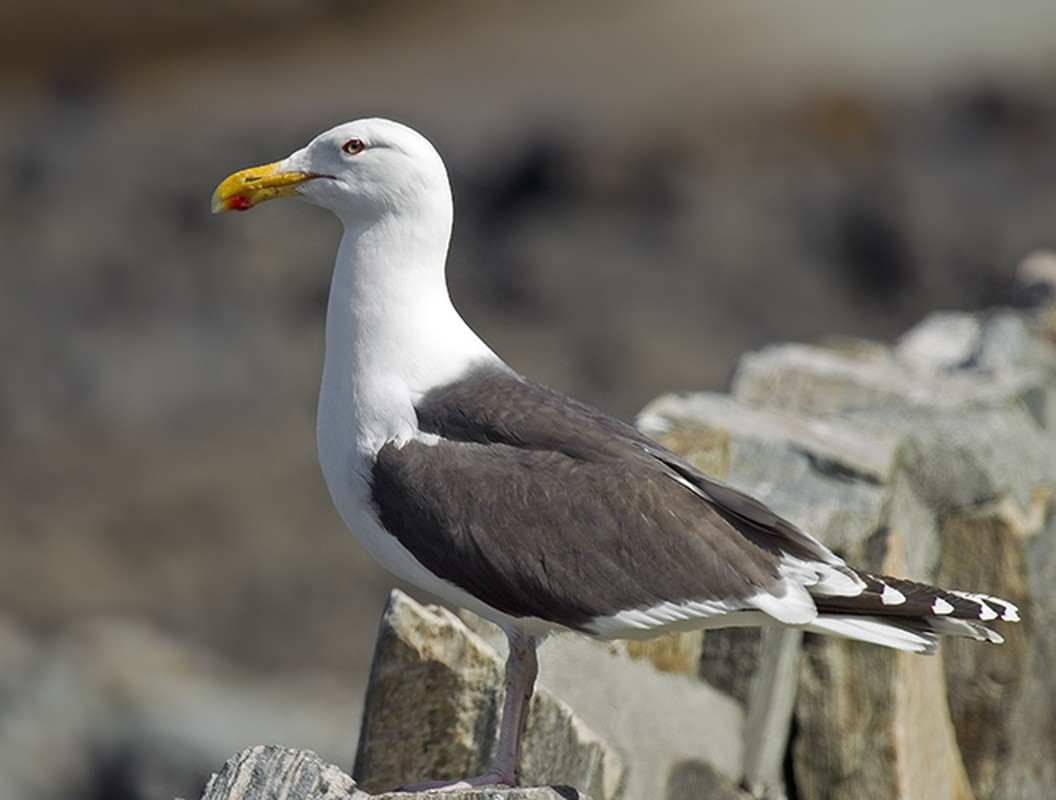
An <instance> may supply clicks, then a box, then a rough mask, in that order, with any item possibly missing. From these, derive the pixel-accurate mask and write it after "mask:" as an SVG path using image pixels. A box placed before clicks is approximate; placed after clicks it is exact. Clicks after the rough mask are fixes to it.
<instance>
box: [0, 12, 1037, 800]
mask: <svg viewBox="0 0 1056 800" xmlns="http://www.w3.org/2000/svg"><path fill="white" fill-rule="evenodd" d="M372 115H382V116H391V117H393V118H396V119H399V120H401V121H404V122H406V123H408V124H410V125H412V126H414V127H416V128H418V129H419V130H421V131H422V132H423V133H425V134H426V135H427V136H428V137H429V138H431V139H432V140H433V142H434V143H435V144H436V145H437V147H438V149H439V150H440V151H441V152H442V153H443V155H444V156H445V158H446V160H447V163H448V165H449V169H450V172H451V176H452V180H453V184H454V194H455V202H456V224H455V234H454V242H453V247H452V254H451V259H450V269H449V274H450V282H451V286H452V293H453V295H454V297H455V300H456V303H457V304H458V305H459V307H460V308H461V309H462V311H463V313H464V315H465V316H466V318H467V319H468V320H469V321H470V323H471V324H472V325H473V326H474V327H475V328H476V329H477V330H478V331H479V332H480V333H481V334H482V335H483V336H484V338H485V339H487V340H488V341H489V342H490V343H491V344H493V346H494V347H495V348H496V349H497V350H498V352H500V353H501V354H502V355H504V356H505V357H506V358H507V360H508V361H510V362H511V363H512V364H513V365H514V366H516V367H517V368H519V369H520V370H521V371H523V372H525V373H527V374H529V375H531V376H532V377H534V378H537V379H539V380H542V381H543V382H546V383H549V384H551V385H554V386H556V387H558V388H560V389H562V390H564V391H566V392H568V393H570V394H573V395H575V396H577V397H579V398H580V399H583V400H586V401H589V402H591V403H593V404H595V405H598V406H600V407H602V408H603V409H605V410H607V411H610V412H612V413H615V414H617V415H619V416H621V417H623V418H626V419H629V418H631V417H633V415H634V413H635V411H636V410H637V409H638V408H640V407H641V406H642V405H643V404H644V403H645V402H646V401H648V400H649V399H651V398H653V397H654V396H656V395H658V394H661V393H663V392H667V391H673V390H692V389H722V388H723V387H724V386H725V384H726V381H727V378H728V376H729V374H730V371H731V369H732V367H733V365H734V363H735V360H736V358H737V356H738V355H739V354H740V353H742V352H744V351H745V350H748V349H751V348H756V347H759V346H761V345H763V344H765V343H768V342H773V341H780V340H816V339H818V338H819V337H825V336H864V337H871V338H876V339H881V340H890V339H891V338H892V337H894V336H896V335H897V334H898V333H900V332H901V331H903V330H905V329H906V328H907V327H909V326H910V325H911V324H913V323H914V322H916V321H917V320H919V319H920V318H921V317H922V316H923V315H924V314H925V313H926V312H928V311H929V310H933V309H940V308H942V309H976V308H982V307H986V306H990V305H994V304H1000V303H1004V302H1008V301H1009V299H1010V298H1009V292H1010V287H1011V275H1012V272H1013V270H1014V268H1015V266H1016V264H1017V263H1018V262H1019V260H1020V259H1021V258H1022V257H1023V256H1025V255H1026V254H1027V253H1028V252H1029V251H1030V250H1033V249H1035V248H1038V247H1046V246H1047V247H1052V246H1054V245H1056V146H1054V142H1056V139H1054V134H1056V5H1053V4H1052V3H1048V2H1043V1H1042V0H1038V2H1010V3H1000V4H997V3H992V2H986V1H985V0H958V2H938V3H929V4H927V6H921V5H920V4H918V3H912V2H907V1H906V0H893V1H891V2H887V3H884V4H882V5H881V4H871V5H868V6H865V5H861V4H847V3H844V2H840V0H800V2H797V3H795V4H791V3H789V4H775V3H767V2H758V1H749V2H745V1H744V0H741V2H732V1H731V2H713V3H695V2H689V1H688V0H652V2H650V3H640V2H639V3H632V2H624V0H612V1H611V2H607V3H597V2H594V3H591V2H586V3H561V2H554V1H553V0H540V1H539V2H535V3H530V4H529V3H523V4H522V3H512V2H484V1H483V0H456V1H454V2H446V3H433V2H426V1H425V0H399V1H398V2H389V3H381V2H365V1H361V2H352V1H349V2H335V0H302V1H301V2H294V1H293V0H257V1H256V2H253V3H250V2H246V1H245V0H220V1H218V0H209V1H208V2H207V1H206V0H185V1H184V2H182V3H178V4H177V3H160V2H147V3H143V2H132V0H110V2H108V3H105V4H83V3H73V2H68V1H67V0H41V1H40V2H36V3H31V2H28V0H9V2H8V3H5V4H3V5H2V6H0V253H2V268H0V358H2V364H3V371H2V382H0V796H3V797H5V798H12V800H23V799H27V800H28V799H29V798H33V799H36V798H45V797H52V796H60V794H61V795H63V796H67V797H69V796H78V797H89V798H91V797H100V798H102V797H108V798H119V800H120V798H132V797H140V796H144V797H145V796H159V797H161V796H172V794H173V793H175V792H185V793H186V794H187V795H188V796H197V795H196V794H194V793H195V792H196V791H198V787H199V784H200V781H201V780H202V779H204V777H205V773H204V772H203V767H202V764H203V763H205V764H208V768H217V767H219V765H220V762H221V761H222V759H223V758H224V757H226V756H227V755H229V754H231V753H233V752H234V751H235V750H236V749H237V748H238V747H240V746H242V745H243V744H250V743H256V742H258V741H278V742H280V743H284V744H290V745H297V746H309V747H315V748H316V749H319V750H320V751H321V752H323V754H324V755H326V756H327V757H331V758H333V759H335V760H336V761H337V763H339V764H343V765H346V766H348V765H350V763H351V760H352V756H353V748H354V744H355V735H356V727H357V725H358V721H359V720H358V715H359V709H360V707H361V701H362V698H361V695H362V691H363V688H364V686H365V681H366V677H367V670H368V667H369V662H370V656H371V651H372V646H373V635H374V631H375V628H376V625H377V619H378V615H379V613H380V610H381V607H382V604H383V601H384V597H385V594H386V592H387V590H388V588H389V587H390V586H391V585H392V584H393V581H392V580H390V579H389V578H388V577H387V576H386V575H384V574H382V573H380V572H379V570H377V569H376V568H375V567H374V566H373V565H372V564H370V563H369V561H368V559H367V557H366V556H365V554H364V553H363V552H362V550H360V548H359V547H358V545H357V544H355V542H354V540H353V539H352V537H351V536H350V535H348V534H347V533H346V532H345V531H344V529H343V527H342V525H341V523H340V521H339V519H338V517H337V514H336V513H335V512H334V511H333V510H332V508H331V506H330V502H329V498H328V496H327V494H326V492H325V489H324V487H323V484H322V480H321V476H320V473H319V470H318V467H317V465H316V458H315V451H314V408H315V402H316V392H317V382H318V376H319V371H320V366H321V356H322V330H323V316H322V315H323V311H324V306H325V300H326V292H327V284H328V280H329V272H330V267H331V264H332V262H333V256H334V253H335V250H336V246H337V241H338V237H339V233H340V231H339V227H338V224H337V222H336V221H335V220H333V219H331V218H330V217H328V215H326V214H325V213H324V212H321V211H319V210H317V209H313V208H310V207H307V206H303V205H301V204H298V203H292V202H291V203H281V204H280V203H275V204H268V205H266V206H264V207H262V208H260V209H258V210H256V211H254V212H253V213H252V214H249V215H235V214H232V215H226V216H223V217H212V216H210V214H209V196H210V194H211V192H212V190H213V188H214V186H215V185H216V183H217V182H218V181H219V180H220V179H222V178H223V177H224V176H226V175H227V174H229V173H230V172H232V171H234V170H235V169H237V168H241V167H244V166H249V165H253V164H258V163H263V162H265V161H271V160H275V159H277V158H280V157H283V156H285V155H286V154H287V153H289V152H290V151H292V150H293V149H295V148H297V147H300V146H301V145H303V144H304V143H305V142H307V141H308V140H309V139H311V138H312V137H313V136H314V135H315V134H316V133H318V132H320V131H322V130H324V129H326V128H328V127H330V126H332V125H334V124H336V123H338V122H342V121H345V120H347V119H352V118H356V117H360V116H372ZM188 686H191V687H192V688H187V687H188ZM232 686H236V687H238V688H237V689H232V688H231V687H232ZM290 687H299V688H298V691H300V692H301V694H295V693H293V694H291V692H293V690H292V689H291V688H290ZM284 698H285V699H284ZM306 698H307V699H306ZM286 700H288V701H289V702H288V703H287V704H286V705H283V703H284V702H286ZM199 751H200V752H199ZM42 753H46V754H47V758H48V759H49V761H51V762H52V763H51V768H49V770H48V772H49V774H48V775H46V776H42V775H41V774H39V770H35V769H32V768H31V767H30V765H32V764H34V763H37V762H34V761H33V760H32V759H33V758H34V756H36V757H38V758H39V757H41V754H42ZM174 753H176V754H175V755H174ZM60 756H61V768H60V766H58V765H56V763H55V760H56V759H59V758H60ZM217 758H218V759H219V760H215V761H210V760H209V759H217ZM71 792H72V793H73V794H71Z"/></svg>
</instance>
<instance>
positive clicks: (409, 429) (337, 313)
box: [318, 197, 497, 471]
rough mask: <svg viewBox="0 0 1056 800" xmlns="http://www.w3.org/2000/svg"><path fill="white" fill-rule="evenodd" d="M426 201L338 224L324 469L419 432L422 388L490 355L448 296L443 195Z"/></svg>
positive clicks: (324, 402) (324, 404)
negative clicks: (365, 219)
mask: <svg viewBox="0 0 1056 800" xmlns="http://www.w3.org/2000/svg"><path fill="white" fill-rule="evenodd" d="M434 200H435V198H434ZM425 205H426V204H424V203H423V208H422V209H414V210H411V211H410V212H409V211H408V210H407V209H404V210H402V211H401V212H400V213H388V214H386V215H384V216H382V217H381V218H380V219H377V220H375V221H373V222H371V223H370V224H366V225H364V224H362V223H356V222H354V221H352V222H346V223H345V234H344V237H343V238H342V240H341V246H340V248H339V249H338V254H337V263H336V264H335V267H334V275H333V281H332V283H331V287H330V301H329V305H328V310H327V318H326V357H325V362H324V367H323V382H322V388H321V390H320V397H319V421H318V437H319V449H320V456H321V458H322V459H323V462H324V464H323V467H324V471H326V470H327V466H328V464H327V462H328V461H329V462H330V465H331V466H333V467H334V468H338V467H339V464H340V463H344V464H345V465H346V468H347V464H348V459H349V458H350V457H352V456H359V457H363V456H368V455H373V453H375V452H376V451H377V450H378V449H379V448H380V447H381V446H382V445H383V444H385V442H387V441H392V440H395V441H402V440H405V439H407V438H409V437H410V436H412V435H413V433H414V431H415V429H416V419H415V415H414V403H415V402H416V401H417V400H418V398H419V397H421V395H422V394H423V393H424V392H426V391H428V389H429V388H431V387H432V386H435V385H437V384H442V383H445V382H447V381H451V380H454V379H456V378H457V377H459V375H461V374H462V373H463V372H464V371H465V370H466V368H467V367H468V366H469V365H470V364H472V363H474V362H476V361H479V360H482V359H497V357H496V356H495V355H494V354H493V353H492V351H491V350H490V349H489V348H488V347H487V345H485V344H484V343H483V342H482V341H481V340H480V339H479V338H478V337H477V336H476V334H475V333H473V331H472V330H471V329H470V328H469V326H468V325H466V323H465V322H464V321H463V320H462V318H461V317H460V316H459V314H458V312H457V311H456V310H455V309H454V307H453V306H452V305H451V301H450V298H449V296H448V292H447V285H446V281H445V278H444V262H445V260H446V256H447V245H448V239H449V236H450V230H451V210H450V198H449V197H448V198H446V203H444V202H440V203H437V202H433V203H429V204H428V208H425V207H424V206H425ZM438 206H439V208H438ZM419 211H420V213H415V212H419Z"/></svg>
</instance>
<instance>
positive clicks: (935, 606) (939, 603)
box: [931, 597, 953, 617]
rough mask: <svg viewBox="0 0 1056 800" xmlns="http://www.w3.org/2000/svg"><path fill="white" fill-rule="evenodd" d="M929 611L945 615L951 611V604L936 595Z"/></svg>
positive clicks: (937, 614)
mask: <svg viewBox="0 0 1056 800" xmlns="http://www.w3.org/2000/svg"><path fill="white" fill-rule="evenodd" d="M931 613H932V614H935V615H936V616H940V617H941V616H945V615H946V614H952V613H953V604H952V603H948V602H946V601H945V600H943V599H942V598H941V597H936V598H935V602H934V603H932V604H931Z"/></svg>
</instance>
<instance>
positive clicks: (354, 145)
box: [341, 139, 366, 156]
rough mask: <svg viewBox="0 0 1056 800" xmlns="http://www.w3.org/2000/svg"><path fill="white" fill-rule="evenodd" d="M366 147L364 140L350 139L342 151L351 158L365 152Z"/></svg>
mask: <svg viewBox="0 0 1056 800" xmlns="http://www.w3.org/2000/svg"><path fill="white" fill-rule="evenodd" d="M365 147H366V145H364V144H363V140H362V139H349V140H348V141H347V142H345V143H344V144H343V145H341V149H342V150H344V151H345V152H346V153H348V154H349V155H350V156H354V155H358V154H359V153H362V152H363V149H364V148H365Z"/></svg>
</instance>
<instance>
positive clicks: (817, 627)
mask: <svg viewBox="0 0 1056 800" xmlns="http://www.w3.org/2000/svg"><path fill="white" fill-rule="evenodd" d="M803 627H804V630H808V631H813V632H814V633H827V634H829V635H832V636H842V637H843V638H845V639H856V640H858V641H860V642H869V643H870V644H879V645H883V646H884V647H893V648H895V649H896V650H905V651H906V652H909V653H931V652H933V651H934V650H935V637H934V636H928V635H927V634H923V633H916V632H915V631H907V630H905V629H903V628H898V627H895V626H893V625H891V624H890V623H889V622H885V621H883V620H880V619H876V618H874V617H855V616H850V615H847V616H838V615H828V614H826V615H825V616H822V617H818V618H817V619H816V620H814V621H813V622H811V623H810V624H808V625H805V626H803ZM961 635H962V636H963V635H964V634H963V633H962V634H961Z"/></svg>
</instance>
